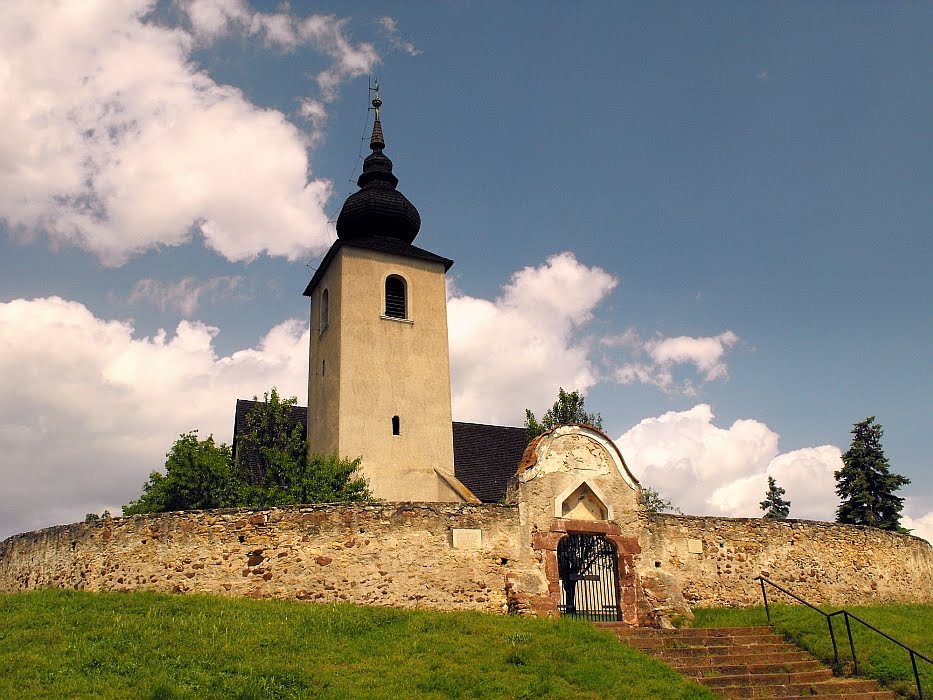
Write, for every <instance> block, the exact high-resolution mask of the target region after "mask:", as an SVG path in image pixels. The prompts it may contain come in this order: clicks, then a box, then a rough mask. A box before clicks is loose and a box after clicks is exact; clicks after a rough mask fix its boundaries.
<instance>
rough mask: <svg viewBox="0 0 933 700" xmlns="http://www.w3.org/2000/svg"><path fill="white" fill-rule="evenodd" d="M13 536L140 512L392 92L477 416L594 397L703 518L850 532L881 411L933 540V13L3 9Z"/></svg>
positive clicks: (287, 360) (247, 351) (291, 377)
mask: <svg viewBox="0 0 933 700" xmlns="http://www.w3.org/2000/svg"><path fill="white" fill-rule="evenodd" d="M0 15H2V17H3V21H0V36H2V39H3V45H4V46H5V47H6V49H5V51H4V55H3V56H2V57H0V88H2V89H0V95H2V96H3V97H2V98H0V111H2V113H3V115H4V118H3V120H2V123H3V124H5V125H6V127H7V128H6V129H5V133H3V134H0V261H2V262H0V265H2V268H0V269H2V271H3V274H2V275H0V319H2V320H0V342H2V344H3V352H2V353H0V364H2V373H0V381H2V382H3V390H4V395H5V396H6V398H7V400H6V401H5V402H4V405H3V406H2V407H0V436H2V437H0V442H2V444H3V445H4V453H5V456H4V458H3V460H2V461H0V475H2V477H3V480H4V483H5V484H7V485H8V487H7V488H5V489H4V493H3V494H0V536H4V535H8V534H12V533H13V532H17V531H21V530H25V529H31V528H35V527H41V526H46V525H52V524H56V523H59V522H69V521H72V520H76V519H80V518H81V517H83V515H84V513H86V512H89V511H100V510H102V509H103V508H110V509H111V510H115V509H117V508H118V507H119V505H120V504H122V503H126V502H127V501H128V500H130V499H132V498H134V497H135V496H136V495H138V493H139V488H140V486H141V484H142V483H143V481H145V479H146V476H147V474H148V473H149V471H150V470H152V469H154V468H158V467H160V466H161V465H162V462H163V460H164V453H165V452H166V451H167V450H168V448H169V447H170V446H171V443H172V441H173V439H174V438H175V437H176V436H177V435H178V434H179V433H180V432H183V431H187V430H190V429H194V428H198V429H199V430H200V431H201V433H202V434H206V433H209V432H212V433H214V434H215V435H216V436H217V437H218V439H220V440H224V441H229V439H230V431H231V428H232V413H233V405H234V402H235V400H236V398H238V397H251V396H253V395H255V394H259V395H261V394H262V392H263V391H264V390H266V389H268V388H269V387H270V386H272V385H273V384H275V385H277V386H278V387H279V388H280V389H281V390H282V391H283V392H284V393H286V394H289V395H292V394H294V395H297V396H298V397H299V401H300V402H301V403H302V404H304V403H305V401H306V398H307V397H306V388H305V381H306V371H307V370H306V362H307V347H306V343H307V336H306V329H307V322H306V319H307V314H308V310H307V303H306V299H305V298H304V297H302V296H301V292H302V290H303V289H304V287H305V285H306V283H307V281H308V279H309V278H310V275H311V274H312V270H313V269H314V266H315V265H316V264H317V263H318V262H319V260H320V257H321V256H322V254H323V253H324V252H325V251H326V248H327V246H328V245H329V244H330V242H331V241H332V240H333V239H334V233H333V227H332V225H331V224H329V223H328V220H332V219H334V218H336V213H337V212H338V211H339V208H340V205H341V204H342V202H343V199H344V198H345V197H346V196H347V195H348V194H349V193H350V192H352V191H354V190H355V189H356V188H355V185H354V184H353V180H355V177H356V175H358V173H359V168H360V155H361V154H363V155H365V151H364V150H362V147H363V145H364V144H363V143H362V141H361V138H365V137H366V135H368V131H369V128H370V124H371V122H370V121H368V120H371V114H370V113H369V112H368V111H367V106H368V100H369V99H370V95H369V90H368V85H369V80H370V78H371V77H374V76H378V77H379V79H380V82H381V84H382V98H383V101H384V106H383V113H382V116H383V126H384V128H385V133H386V138H387V144H388V145H387V149H386V152H387V155H389V157H391V158H392V159H393V160H394V162H395V172H396V174H397V175H398V177H399V179H400V185H399V189H400V190H401V191H402V192H404V193H405V194H406V196H407V197H408V198H409V199H410V200H411V201H412V202H413V203H414V204H415V205H416V206H417V207H418V209H419V210H420V212H421V216H422V220H423V226H422V229H421V233H420V234H419V237H418V239H417V243H418V244H419V245H421V246H422V247H425V248H428V249H429V250H432V251H434V252H437V253H439V254H442V255H444V256H446V257H449V258H452V259H453V260H454V261H455V265H454V267H453V268H452V270H451V272H450V273H449V278H450V289H449V293H448V309H449V319H450V320H449V322H450V328H451V366H452V385H453V395H454V417H455V418H456V419H462V420H475V421H481V422H494V423H503V424H511V425H520V424H521V423H522V420H523V418H524V413H523V409H524V408H525V407H529V408H532V409H534V410H535V411H536V412H539V413H540V412H541V411H543V410H544V409H545V408H546V407H547V406H548V405H549V404H550V402H551V401H552V400H553V397H554V396H555V395H556V390H557V387H558V386H564V387H565V388H568V389H570V388H579V389H582V390H583V391H584V392H585V393H586V396H587V406H588V407H589V408H590V409H591V410H595V411H599V412H600V413H601V414H602V416H603V421H604V425H605V428H606V430H607V432H608V433H609V434H610V435H611V436H613V437H614V438H619V444H620V445H621V447H622V449H623V454H625V457H626V460H627V461H628V463H629V466H630V467H631V468H632V470H633V471H634V472H635V474H636V476H638V477H639V478H640V479H642V481H643V482H644V483H647V484H649V485H652V486H655V487H657V488H659V489H660V490H661V492H662V493H664V494H665V495H667V496H668V497H670V498H671V499H672V500H673V501H674V502H675V503H676V504H677V505H679V506H680V507H681V508H682V509H683V510H684V511H685V512H690V513H713V514H724V515H752V516H754V515H758V514H760V511H758V509H757V502H758V501H759V500H760V499H761V498H762V497H763V495H764V490H765V486H766V479H767V476H768V475H773V476H775V478H776V479H777V481H778V483H779V484H781V485H783V486H785V487H786V488H787V491H788V498H789V499H790V500H791V502H792V508H791V515H792V517H793V516H797V517H808V518H824V519H831V518H832V517H833V513H834V509H835V505H836V503H835V496H834V495H833V493H832V483H833V482H832V471H833V469H835V468H838V457H839V452H840V451H841V450H845V449H846V447H847V446H848V443H849V439H850V435H849V430H850V429H851V425H852V423H854V422H856V421H859V420H861V419H863V418H865V417H867V416H870V415H875V416H877V418H878V420H879V421H880V422H881V423H882V425H883V426H884V427H885V437H884V446H885V450H886V454H887V456H888V458H889V459H890V461H891V464H892V468H893V470H894V471H896V472H897V473H900V474H904V475H906V476H908V477H909V478H910V479H911V480H912V484H911V485H910V486H908V487H906V488H905V489H904V490H903V491H902V495H904V496H905V497H906V498H907V499H908V500H907V507H906V509H905V513H906V515H907V516H908V519H907V520H906V521H905V522H906V524H908V525H909V526H912V527H915V528H916V532H917V533H918V534H921V535H923V536H926V537H928V538H929V537H933V477H931V475H930V470H929V468H928V464H927V449H926V448H927V445H926V443H927V439H928V436H929V434H930V424H931V415H933V410H931V409H933V400H931V396H933V372H931V369H930V361H929V357H930V347H931V346H933V319H931V304H930V300H931V299H933V275H931V274H930V271H929V270H930V264H931V247H933V245H931V240H933V236H931V230H933V226H931V224H933V214H931V207H930V201H931V194H933V143H931V131H930V124H931V123H933V91H931V83H933V54H931V52H930V41H929V37H930V36H933V6H931V5H930V4H922V3H899V2H885V3H881V2H872V3H859V2H845V3H842V2H839V3H833V2H827V3H810V2H785V3H769V4H765V3H746V2H735V3H731V2H715V3H702V4H701V3H687V2H683V3H637V4H636V3H616V2H612V3H596V2H593V3H577V4H558V3H545V4H541V3H520V2H515V3H494V2H463V1H452V2H435V3H413V2H404V3H400V2H365V3H364V2H357V3H355V2H341V3H339V4H338V3H334V4H317V3H313V4H312V3H305V2H302V3H292V4H291V5H290V6H283V5H280V4H277V3H260V2H251V3H247V2H245V0H244V1H241V0H237V1H234V0H196V1H194V2H177V3H161V4H154V3H151V2H144V1H143V0H134V1H129V0H128V1H127V2H125V3H122V4H121V5H120V6H115V5H114V4H113V3H110V2H103V1H102V2H99V3H95V2H85V3H78V4H73V5H68V6H66V7H64V8H55V7H54V6H53V5H52V4H51V3H45V2H32V3H9V4H3V5H0Z"/></svg>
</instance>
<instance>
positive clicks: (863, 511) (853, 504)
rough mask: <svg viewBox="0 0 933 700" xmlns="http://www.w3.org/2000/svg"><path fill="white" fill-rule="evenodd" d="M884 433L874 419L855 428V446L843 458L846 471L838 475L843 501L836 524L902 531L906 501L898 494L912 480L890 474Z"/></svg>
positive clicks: (857, 424) (840, 471) (858, 424)
mask: <svg viewBox="0 0 933 700" xmlns="http://www.w3.org/2000/svg"><path fill="white" fill-rule="evenodd" d="M883 433H884V429H883V428H882V427H881V425H880V424H879V423H878V422H876V421H875V417H874V416H871V417H870V418H866V419H865V420H863V421H862V422H860V423H856V424H855V426H854V427H853V428H852V435H853V438H852V444H851V445H850V446H849V449H848V450H847V451H846V453H845V454H844V455H842V463H843V467H842V469H840V470H839V471H837V472H836V473H835V477H836V493H837V494H838V495H839V498H840V499H841V502H840V503H839V508H838V509H837V510H836V522H839V523H847V524H849V525H870V526H871V527H877V528H880V529H882V530H895V531H901V530H902V528H901V522H900V521H901V510H902V509H903V508H904V499H903V498H900V497H899V496H896V495H894V492H895V491H897V490H898V489H899V488H900V487H901V486H905V485H907V484H909V483H910V479H908V478H907V477H904V476H900V475H899V474H892V473H891V472H890V471H889V464H888V459H887V457H885V456H884V451H883V450H882V449H881V436H882V434H883Z"/></svg>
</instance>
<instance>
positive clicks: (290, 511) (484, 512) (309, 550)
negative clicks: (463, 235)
mask: <svg viewBox="0 0 933 700" xmlns="http://www.w3.org/2000/svg"><path fill="white" fill-rule="evenodd" d="M517 525H518V509H517V508H510V507H507V506H497V505H482V506H476V505H462V504H441V503H431V504H424V503H392V504H385V503H379V504H350V505H318V506H301V507H297V506H296V507H286V508H279V509H271V510H263V511H245V510H224V511H200V512H197V511H195V512H185V513H165V514H159V515H146V516H131V517H125V518H114V519H112V520H102V521H99V522H95V523H92V524H83V523H78V524H74V525H62V526H59V527H53V528H48V529H45V530H38V531H36V532H30V533H25V534H22V535H16V536H14V537H11V538H9V539H7V540H5V541H4V542H2V543H0V591H20V590H28V589H35V588H47V587H53V588H76V589H84V590H91V591H99V590H131V589H144V590H156V591H165V592H176V593H189V592H190V593H210V594H220V595H236V596H251V597H254V598H291V599H296V598H297V599H300V600H313V601H318V602H336V601H348V602H353V603H359V604H368V605H386V606H395V607H421V608H434V609H442V610H456V609H460V610H466V609H468V610H486V611H494V612H504V611H505V610H506V577H507V574H509V573H511V574H513V575H515V574H521V573H522V572H523V568H527V567H528V566H529V564H530V560H529V554H528V553H524V554H523V553H522V552H521V551H519V547H518V538H517V537H516V534H517V531H518V527H517Z"/></svg>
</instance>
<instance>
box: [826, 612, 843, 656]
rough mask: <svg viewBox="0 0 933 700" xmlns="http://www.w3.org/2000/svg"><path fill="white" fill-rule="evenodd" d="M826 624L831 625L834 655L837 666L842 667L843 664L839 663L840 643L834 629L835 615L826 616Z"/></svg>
mask: <svg viewBox="0 0 933 700" xmlns="http://www.w3.org/2000/svg"><path fill="white" fill-rule="evenodd" d="M826 624H827V625H829V638H830V639H831V640H832V642H833V656H834V657H835V658H836V668H837V669H840V670H841V669H842V666H840V665H839V645H838V644H836V631H835V630H834V629H833V616H832V615H827V616H826Z"/></svg>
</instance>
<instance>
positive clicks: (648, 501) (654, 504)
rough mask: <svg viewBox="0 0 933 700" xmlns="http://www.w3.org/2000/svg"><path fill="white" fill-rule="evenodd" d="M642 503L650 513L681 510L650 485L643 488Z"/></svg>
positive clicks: (678, 511)
mask: <svg viewBox="0 0 933 700" xmlns="http://www.w3.org/2000/svg"><path fill="white" fill-rule="evenodd" d="M641 504H642V505H643V506H644V507H645V510H647V511H648V512H649V513H680V512H681V510H680V508H678V507H677V506H675V505H674V504H673V503H671V502H670V501H669V500H668V499H666V498H664V497H662V496H661V494H660V493H658V491H657V490H656V489H653V488H651V487H650V486H642V488H641Z"/></svg>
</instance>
